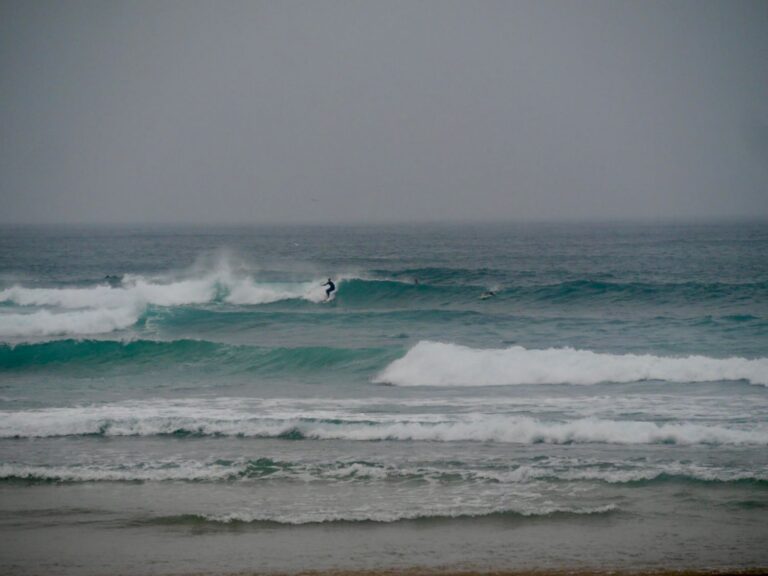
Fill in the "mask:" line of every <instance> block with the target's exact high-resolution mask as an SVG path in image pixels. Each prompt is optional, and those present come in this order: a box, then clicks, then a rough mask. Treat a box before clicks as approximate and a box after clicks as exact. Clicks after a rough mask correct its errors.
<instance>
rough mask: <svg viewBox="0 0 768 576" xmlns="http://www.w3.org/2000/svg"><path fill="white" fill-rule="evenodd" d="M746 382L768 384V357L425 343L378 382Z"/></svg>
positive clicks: (378, 378)
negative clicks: (660, 354)
mask: <svg viewBox="0 0 768 576" xmlns="http://www.w3.org/2000/svg"><path fill="white" fill-rule="evenodd" d="M642 380H666V381H671V382H713V381H723V380H747V381H749V382H751V383H752V384H762V385H764V386H768V358H759V359H755V360H750V359H747V358H710V357H707V356H687V357H679V358H677V357H665V356H653V355H650V354H618V355H617V354H606V353H598V352H592V351H591V350H577V349H574V348H548V349H546V350H528V349H526V348H523V347H521V346H512V347H510V348H504V349H476V348H469V347H467V346H460V345H457V344H448V343H442V342H430V341H421V342H419V343H418V344H416V345H415V346H414V347H413V348H411V349H410V350H409V351H408V352H407V353H406V355H405V356H404V357H402V358H400V359H398V360H395V361H394V362H392V363H391V364H389V365H388V366H387V367H386V368H384V370H383V371H382V372H381V373H380V374H379V375H378V376H376V377H375V378H374V380H373V381H374V382H375V383H380V384H393V385H396V386H501V385H515V384H518V385H519V384H598V383H601V382H638V381H642Z"/></svg>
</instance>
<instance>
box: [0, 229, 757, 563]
mask: <svg viewBox="0 0 768 576" xmlns="http://www.w3.org/2000/svg"><path fill="white" fill-rule="evenodd" d="M767 254H768V226H766V225H765V224H759V223H758V224H748V223H740V224H716V225H715V224H711V225H671V224H670V225H641V224H625V225H618V224H617V225H605V224H603V225H586V224H583V225H544V224H540V225H522V224H518V225H485V226H480V225H463V226H458V225H443V226H389V227H383V226H382V227H371V226H368V227H349V226H347V227H331V226H327V227H308V226H291V227H260V228H223V229H205V228H179V227H177V228H162V227H154V228H128V227H118V228H93V227H92V228H5V229H2V230H0V570H2V572H3V573H23V574H27V573H45V574H50V573H58V574H67V573H72V574H97V573H104V574H106V573H115V572H118V573H120V572H130V573H132V574H143V573H184V572H187V573H191V572H214V573H224V572H233V571H238V570H253V571H298V570H306V569H324V568H345V569H357V568H380V567H389V568H393V567H394V568H397V567H408V566H432V567H441V566H451V567H459V568H462V567H463V568H481V569H482V568H497V569H502V568H511V569H515V568H610V569H638V568H661V567H672V568H675V567H678V568H683V567H684V568H724V567H766V566H768V256H766V255H767ZM329 277H330V278H332V279H333V280H334V282H335V283H336V286H337V291H336V292H335V293H334V294H332V295H331V298H330V299H326V295H325V289H324V288H323V286H322V284H323V283H325V282H326V280H327V279H328V278H329Z"/></svg>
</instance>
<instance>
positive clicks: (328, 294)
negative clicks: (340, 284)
mask: <svg viewBox="0 0 768 576" xmlns="http://www.w3.org/2000/svg"><path fill="white" fill-rule="evenodd" d="M323 286H327V288H326V289H325V299H326V300H328V298H330V297H331V292H333V291H334V290H336V284H334V283H333V280H331V279H330V278H328V282H326V283H325V284H323Z"/></svg>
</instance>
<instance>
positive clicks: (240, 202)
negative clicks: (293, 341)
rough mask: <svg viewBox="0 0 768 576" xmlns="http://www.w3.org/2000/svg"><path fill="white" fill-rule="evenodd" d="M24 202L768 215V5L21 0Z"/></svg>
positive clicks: (230, 216)
mask: <svg viewBox="0 0 768 576" xmlns="http://www.w3.org/2000/svg"><path fill="white" fill-rule="evenodd" d="M0 83H1V86H0V88H1V90H0V146H1V147H2V149H1V150H0V221H2V222H6V223H26V222H73V223H74V222H105V223H110V222H138V223H141V222H209V223H223V222H236V223H247V222H256V223H258V222H313V221H314V222H334V221H345V222H368V221H393V220H394V221H401V220H404V221H414V220H416V221H419V220H438V221H439V220H572V219H577V220H595V219H637V218H639V219H658V218H664V219H667V218H683V219H700V218H706V219H711V218H734V217H736V218H738V217H758V218H766V217H768V2H766V1H756V2H740V1H734V0H724V1H722V2H706V1H702V0H694V1H690V2H688V1H647V0H642V1H641V0H637V1H633V2H620V1H610V2H602V1H601V2H591V1H584V0H578V1H573V0H568V1H563V2H559V1H548V0H537V1H534V2H525V1H511V2H483V1H469V0H467V1H463V2H450V1H445V0H440V1H407V2H396V1H383V0H382V1H348V2H347V1H314V0H313V1H307V2H293V1H287V2H224V1H221V2H219V1H217V2H213V1H207V2H197V1H193V0H184V1H167V0H166V1H146V2H144V1H109V2H104V1H102V0H97V1H86V2H83V1H77V0H67V1H64V2H62V1H59V0H56V1H51V2H40V1H34V0H32V1H29V0H22V1H12V2H9V1H5V0H3V1H2V2H0Z"/></svg>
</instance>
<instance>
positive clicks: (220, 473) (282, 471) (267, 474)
mask: <svg viewBox="0 0 768 576" xmlns="http://www.w3.org/2000/svg"><path fill="white" fill-rule="evenodd" d="M0 481H5V482H26V483H49V482H56V483H80V482H179V481H182V482H262V481H265V482H294V483H313V482H334V483H336V482H349V483H359V482H364V483H372V482H373V483H376V482H385V483H387V484H393V483H405V484H408V485H411V486H414V485H424V484H441V485H442V484H445V485H455V484H457V483H461V484H466V485H477V484H489V485H500V484H527V483H531V482H560V481H568V482H572V481H588V482H604V483H608V484H642V485H645V484H650V483H665V482H690V483H740V484H741V483H750V484H756V485H768V471H765V472H759V471H754V470H745V469H739V468H730V467H729V468H722V467H709V466H697V465H693V464H690V463H687V464H684V463H680V462H673V463H667V464H661V465H648V464H645V465H644V466H636V465H635V466H632V465H628V464H627V463H625V462H618V463H605V462H600V463H594V464H591V465H584V464H583V463H580V462H578V461H575V462H559V461H556V462H543V463H540V462H537V463H535V464H532V463H523V464H520V465H514V464H509V465H506V466H481V467H479V468H477V467H475V465H473V464H472V463H468V462H458V461H451V462H450V463H447V464H446V463H444V462H443V463H441V462H426V463H423V462H420V463H407V462H406V463H402V464H399V465H395V464H386V463H378V462H366V461H354V460H351V461H338V462H319V463H309V462H300V461H299V462H291V461H281V460H275V459H271V458H257V459H245V458H239V459H235V460H225V459H217V460H213V461H198V460H176V459H167V460H160V461H154V462H152V461H150V462H136V463H133V464H126V463H123V462H120V463H109V462H107V463H87V464H71V465H58V466H56V465H48V466H40V465H27V464H11V463H7V464H0Z"/></svg>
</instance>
